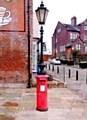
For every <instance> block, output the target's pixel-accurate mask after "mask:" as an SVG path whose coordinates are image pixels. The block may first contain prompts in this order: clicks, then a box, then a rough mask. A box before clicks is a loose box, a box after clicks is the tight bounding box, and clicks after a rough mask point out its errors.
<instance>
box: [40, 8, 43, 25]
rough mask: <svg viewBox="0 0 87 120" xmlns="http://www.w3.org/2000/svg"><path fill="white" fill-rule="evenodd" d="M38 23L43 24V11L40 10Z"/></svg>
mask: <svg viewBox="0 0 87 120" xmlns="http://www.w3.org/2000/svg"><path fill="white" fill-rule="evenodd" d="M40 22H42V23H43V22H44V9H41V10H40Z"/></svg>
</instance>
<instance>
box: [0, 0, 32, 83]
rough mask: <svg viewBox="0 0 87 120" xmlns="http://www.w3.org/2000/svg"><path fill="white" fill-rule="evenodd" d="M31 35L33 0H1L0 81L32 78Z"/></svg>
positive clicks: (23, 80) (25, 80) (21, 80)
mask: <svg viewBox="0 0 87 120" xmlns="http://www.w3.org/2000/svg"><path fill="white" fill-rule="evenodd" d="M32 39H33V0H0V81H4V82H18V81H19V82H26V83H27V82H28V81H29V80H30V79H31V74H32ZM28 51H29V52H28Z"/></svg>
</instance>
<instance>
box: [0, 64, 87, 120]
mask: <svg viewBox="0 0 87 120" xmlns="http://www.w3.org/2000/svg"><path fill="white" fill-rule="evenodd" d="M63 67H64V66H62V65H61V66H60V68H63ZM65 69H66V75H67V69H68V68H65ZM76 69H77V68H76ZM62 70H63V69H60V72H59V73H58V74H57V73H56V72H52V71H49V70H48V69H47V71H48V72H50V73H51V74H52V75H53V76H54V77H55V78H57V79H58V80H59V79H60V80H65V81H64V82H66V83H67V88H57V87H56V88H48V90H47V98H48V99H47V103H48V111H38V110H36V107H37V100H36V88H35V87H31V88H26V86H27V85H26V84H21V83H17V84H16V83H8V84H7V83H6V84H5V83H0V120H87V95H86V90H87V84H85V82H83V81H79V80H78V81H76V80H75V79H73V78H72V77H73V76H72V77H71V78H68V77H67V76H66V75H65V78H64V76H63V75H62V74H61V73H63V71H62ZM71 70H73V68H72V69H71ZM73 71H75V70H73ZM83 72H84V71H83ZM73 74H74V73H73ZM83 77H84V76H83Z"/></svg>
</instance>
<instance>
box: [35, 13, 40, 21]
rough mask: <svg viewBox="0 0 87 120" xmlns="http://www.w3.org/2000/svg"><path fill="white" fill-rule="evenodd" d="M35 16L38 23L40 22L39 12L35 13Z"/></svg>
mask: <svg viewBox="0 0 87 120" xmlns="http://www.w3.org/2000/svg"><path fill="white" fill-rule="evenodd" d="M36 16H37V20H38V22H40V12H39V11H36Z"/></svg>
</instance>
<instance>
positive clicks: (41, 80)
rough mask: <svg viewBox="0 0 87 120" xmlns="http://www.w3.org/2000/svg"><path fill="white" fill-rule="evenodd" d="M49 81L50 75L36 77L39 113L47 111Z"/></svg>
mask: <svg viewBox="0 0 87 120" xmlns="http://www.w3.org/2000/svg"><path fill="white" fill-rule="evenodd" d="M47 80H48V75H36V98H37V106H36V109H37V110H39V111H47V110H48V104H47Z"/></svg>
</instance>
